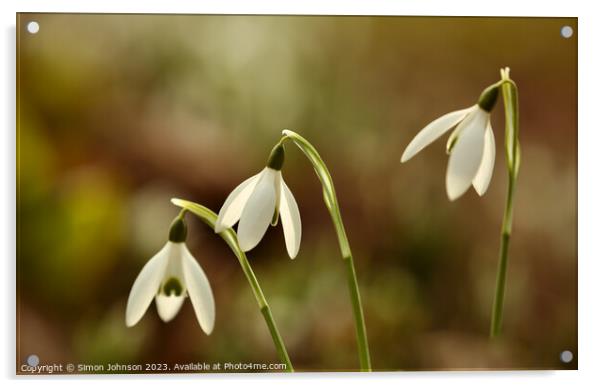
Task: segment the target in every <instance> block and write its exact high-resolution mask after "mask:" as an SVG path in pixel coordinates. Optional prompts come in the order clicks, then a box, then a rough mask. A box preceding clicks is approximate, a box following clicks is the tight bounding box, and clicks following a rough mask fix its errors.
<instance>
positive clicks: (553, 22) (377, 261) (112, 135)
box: [16, 13, 578, 375]
mask: <svg viewBox="0 0 602 388" xmlns="http://www.w3.org/2000/svg"><path fill="white" fill-rule="evenodd" d="M577 27H578V26H577V19H576V18H516V17H513V18H498V17H496V18H493V17H402V16H396V17H378V16H293V15H291V16H276V15H271V16H261V15H254V16H252V15H149V14H145V15H135V14H127V15H126V14H123V15H122V14H58V13H57V14H34V13H21V14H18V15H17V27H16V28H17V129H16V130H17V258H16V260H17V317H16V318H17V320H16V323H17V339H16V372H17V374H25V375H29V374H53V373H54V374H84V373H99V374H100V373H119V374H122V373H240V372H262V373H283V372H287V371H290V370H292V369H294V371H295V372H304V371H306V372H307V371H309V372H311V371H326V372H339V371H360V370H361V371H369V370H372V371H431V370H500V369H503V370H505V369H511V370H512V369H577V359H578V351H577V350H578V349H577ZM462 109H464V110H462ZM459 110H460V111H459ZM458 111H459V112H458ZM450 112H452V113H450ZM440 117H442V118H441V119H440V120H438V121H435V120H437V119H438V118H440ZM488 121H489V122H490V125H491V129H489V127H488V124H487V123H488ZM429 123H434V124H432V125H429ZM284 129H287V130H290V131H293V132H283V130H284ZM423 129H424V131H422V130H423ZM402 155H403V158H402ZM402 160H403V163H400V161H402ZM243 182H245V183H244V184H243ZM173 198H180V199H186V200H188V201H191V202H182V201H177V200H176V201H172V199H173ZM192 203H196V205H195V204H192ZM291 258H293V259H291ZM500 263H501V264H500Z"/></svg>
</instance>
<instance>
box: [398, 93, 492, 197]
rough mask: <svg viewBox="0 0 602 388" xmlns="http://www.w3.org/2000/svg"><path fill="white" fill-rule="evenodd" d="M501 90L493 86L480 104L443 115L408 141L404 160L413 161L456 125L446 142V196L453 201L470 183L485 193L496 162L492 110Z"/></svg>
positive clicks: (402, 158) (481, 98)
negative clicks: (412, 159)
mask: <svg viewBox="0 0 602 388" xmlns="http://www.w3.org/2000/svg"><path fill="white" fill-rule="evenodd" d="M498 93H499V85H497V84H494V85H491V86H490V87H488V88H487V89H485V90H484V91H483V93H482V94H481V97H480V98H479V102H478V103H477V104H475V105H473V106H471V107H469V108H466V109H462V110H458V111H454V112H451V113H448V114H446V115H443V116H441V117H439V118H438V119H436V120H435V121H433V122H431V123H430V124H428V125H427V126H426V127H424V129H422V130H421V131H420V132H419V133H418V134H417V135H416V137H414V139H412V141H411V142H410V144H408V146H407V147H406V149H405V151H404V152H403V155H402V156H401V162H402V163H404V162H406V161H408V160H410V159H411V158H412V157H413V156H414V155H416V154H417V153H418V152H420V151H421V150H422V149H424V148H425V147H426V146H428V145H429V144H431V143H432V142H434V141H435V140H437V139H438V138H439V137H441V136H443V135H444V134H445V133H446V132H448V131H449V130H451V129H452V128H455V130H454V131H453V132H452V134H451V136H450V137H449V139H448V142H447V152H448V154H449V155H450V157H449V162H448V164H447V174H446V179H445V182H446V189H447V196H448V198H449V199H450V200H451V201H453V200H455V199H457V198H459V197H460V196H461V195H462V194H464V193H465V192H466V190H468V188H470V186H471V185H472V186H473V187H474V189H475V191H476V192H477V193H478V194H479V195H483V194H485V192H486V191H487V188H488V187H489V182H490V181H491V176H492V174H493V167H494V165H495V138H494V136H493V130H492V128H491V122H490V113H491V110H492V109H493V107H494V106H495V103H496V101H497V97H498Z"/></svg>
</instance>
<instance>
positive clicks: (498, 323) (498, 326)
mask: <svg viewBox="0 0 602 388" xmlns="http://www.w3.org/2000/svg"><path fill="white" fill-rule="evenodd" d="M514 183H515V179H514V178H513V176H512V174H508V192H507V194H506V207H505V209H504V219H503V221H502V233H501V243H500V257H499V262H498V267H497V277H496V284H495V295H494V298H493V308H492V311H491V327H490V332H489V335H490V337H491V338H494V337H497V336H498V335H499V334H500V332H501V330H502V316H503V309H504V294H505V289H506V272H507V268H508V247H509V245H510V235H511V232H512V207H513V202H514Z"/></svg>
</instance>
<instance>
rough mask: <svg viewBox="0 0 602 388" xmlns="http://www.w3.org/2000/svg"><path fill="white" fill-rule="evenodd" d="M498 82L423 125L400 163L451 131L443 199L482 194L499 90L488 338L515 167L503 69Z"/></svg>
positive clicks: (497, 306) (494, 331)
mask: <svg viewBox="0 0 602 388" xmlns="http://www.w3.org/2000/svg"><path fill="white" fill-rule="evenodd" d="M501 78H502V79H501V80H500V81H498V82H496V83H495V84H493V85H491V86H489V87H487V88H486V89H485V90H484V91H483V92H482V93H481V96H480V98H479V101H478V103H477V104H475V105H473V106H471V107H469V108H466V109H462V110H458V111H454V112H451V113H448V114H445V115H443V116H441V117H439V118H438V119H436V120H435V121H433V122H431V123H430V124H428V125H427V126H426V127H424V129H422V130H421V131H420V132H419V133H418V134H417V135H416V137H414V139H412V141H411V142H410V144H408V146H407V147H406V149H405V151H404V152H403V154H402V156H401V162H402V163H404V162H406V161H408V160H409V159H411V158H412V157H414V155H416V154H417V153H418V152H420V151H421V150H422V149H424V148H425V147H426V146H428V145H429V144H431V143H432V142H434V141H435V140H437V139H438V138H439V137H441V136H443V135H444V134H445V133H446V132H448V131H450V130H451V129H454V128H455V129H454V131H453V132H452V134H451V135H450V137H449V139H448V141H447V152H448V154H450V157H449V162H448V165H447V174H446V190H447V196H448V198H449V199H450V201H453V200H455V199H457V198H459V197H460V196H462V194H464V193H465V192H466V191H467V190H468V189H469V188H470V186H471V185H472V186H473V187H474V189H475V191H476V192H477V194H479V195H480V196H482V195H484V194H485V192H486V191H487V188H488V187H489V183H490V181H491V177H492V174H493V167H494V164H495V138H494V135H493V130H492V128H491V123H490V120H489V116H490V112H491V110H492V109H493V108H494V106H495V103H496V101H497V98H498V94H499V92H500V89H501V91H502V95H503V100H504V111H505V118H506V134H505V148H506V161H507V164H506V166H507V169H508V193H507V197H506V206H505V210H504V218H503V221H502V238H501V246H500V261H499V265H498V273H497V279H496V288H495V296H494V302H493V309H492V314H491V330H490V335H491V337H495V336H497V335H498V334H499V333H500V331H501V322H502V310H503V301H504V290H505V284H506V268H507V263H508V246H509V242H510V233H511V229H512V208H513V203H514V190H515V187H516V180H517V177H518V169H519V166H520V147H519V142H518V90H517V87H516V84H515V83H514V81H512V80H511V79H510V69H509V68H504V69H501Z"/></svg>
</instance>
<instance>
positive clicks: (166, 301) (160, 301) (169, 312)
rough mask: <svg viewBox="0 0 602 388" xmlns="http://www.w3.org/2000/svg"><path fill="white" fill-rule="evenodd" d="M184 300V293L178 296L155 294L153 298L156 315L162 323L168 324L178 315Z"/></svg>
mask: <svg viewBox="0 0 602 388" xmlns="http://www.w3.org/2000/svg"><path fill="white" fill-rule="evenodd" d="M184 299H186V294H185V292H182V294H180V296H175V295H170V296H166V295H164V294H157V296H155V304H156V305H157V313H158V314H159V317H160V318H161V320H162V321H163V322H169V321H171V320H172V319H174V317H175V316H176V315H177V314H178V312H179V311H180V309H181V308H182V304H184Z"/></svg>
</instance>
